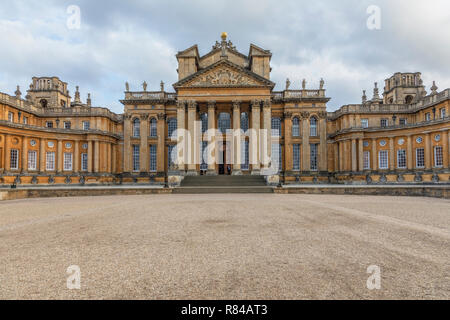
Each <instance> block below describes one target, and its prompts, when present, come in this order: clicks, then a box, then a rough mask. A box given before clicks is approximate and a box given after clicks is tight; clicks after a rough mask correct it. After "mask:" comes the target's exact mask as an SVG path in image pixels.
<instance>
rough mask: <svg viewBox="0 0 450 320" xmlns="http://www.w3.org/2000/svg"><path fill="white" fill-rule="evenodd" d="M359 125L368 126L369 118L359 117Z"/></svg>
mask: <svg viewBox="0 0 450 320" xmlns="http://www.w3.org/2000/svg"><path fill="white" fill-rule="evenodd" d="M361 127H363V128H368V127H369V119H361Z"/></svg>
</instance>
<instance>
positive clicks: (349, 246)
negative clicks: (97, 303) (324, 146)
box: [0, 194, 450, 299]
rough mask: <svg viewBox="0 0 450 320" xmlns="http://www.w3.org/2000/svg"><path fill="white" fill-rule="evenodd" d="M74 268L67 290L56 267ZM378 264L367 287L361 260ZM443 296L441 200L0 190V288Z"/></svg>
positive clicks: (64, 292) (163, 295) (448, 254)
mask: <svg viewBox="0 0 450 320" xmlns="http://www.w3.org/2000/svg"><path fill="white" fill-rule="evenodd" d="M72 265H77V266H79V267H80V269H81V289H80V290H68V289H67V285H66V282H67V278H68V277H69V274H67V273H66V270H67V268H68V267H69V266H72ZM371 265H377V266H379V267H380V268H381V289H380V290H372V291H371V290H368V289H367V285H366V282H367V279H368V278H369V276H370V275H371V274H368V273H367V268H368V267H369V266H371ZM135 298H136V299H394V298H398V299H414V298H418V299H431V298H437V299H450V201H449V200H443V199H433V198H406V197H371V196H366V197H362V196H330V195H323V196H322V195H319V196H316V195H275V194H269V195H154V196H153V195H150V196H109V197H108V196H105V197H86V198H58V199H30V200H20V201H5V202H0V299H135Z"/></svg>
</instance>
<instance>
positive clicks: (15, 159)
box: [9, 149, 19, 170]
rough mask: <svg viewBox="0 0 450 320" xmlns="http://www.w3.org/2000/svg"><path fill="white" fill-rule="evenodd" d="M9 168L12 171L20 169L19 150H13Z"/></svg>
mask: <svg viewBox="0 0 450 320" xmlns="http://www.w3.org/2000/svg"><path fill="white" fill-rule="evenodd" d="M9 163H10V164H9V167H10V169H11V170H17V169H19V150H17V149H11V153H10V162H9Z"/></svg>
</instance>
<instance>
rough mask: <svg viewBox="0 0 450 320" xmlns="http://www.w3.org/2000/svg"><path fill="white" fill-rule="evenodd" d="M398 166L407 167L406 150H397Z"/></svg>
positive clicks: (400, 167)
mask: <svg viewBox="0 0 450 320" xmlns="http://www.w3.org/2000/svg"><path fill="white" fill-rule="evenodd" d="M397 167H398V168H399V169H405V168H406V150H398V151H397Z"/></svg>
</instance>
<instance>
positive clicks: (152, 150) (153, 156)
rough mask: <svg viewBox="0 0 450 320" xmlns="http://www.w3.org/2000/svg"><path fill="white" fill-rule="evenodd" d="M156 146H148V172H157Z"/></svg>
mask: <svg viewBox="0 0 450 320" xmlns="http://www.w3.org/2000/svg"><path fill="white" fill-rule="evenodd" d="M156 148H157V146H156V144H152V145H151V146H150V172H156V171H157V167H156V165H157V153H156V152H157V149H156Z"/></svg>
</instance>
